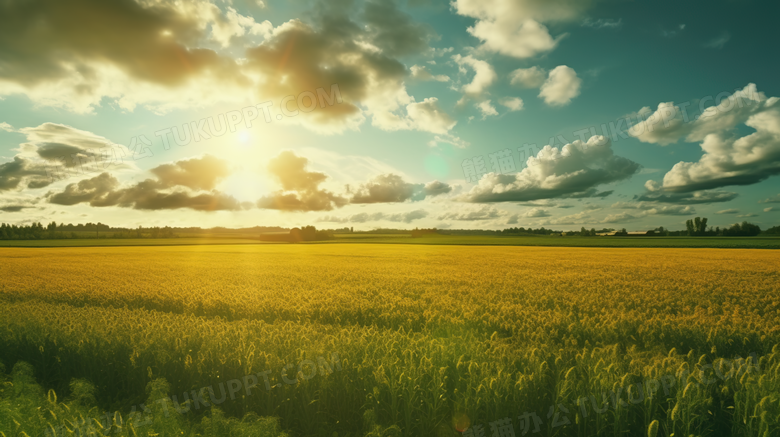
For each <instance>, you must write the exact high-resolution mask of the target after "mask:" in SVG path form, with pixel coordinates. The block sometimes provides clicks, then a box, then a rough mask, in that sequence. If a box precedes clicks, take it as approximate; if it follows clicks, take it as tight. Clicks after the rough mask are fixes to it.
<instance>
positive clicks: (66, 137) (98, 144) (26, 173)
mask: <svg viewBox="0 0 780 437" xmlns="http://www.w3.org/2000/svg"><path fill="white" fill-rule="evenodd" d="M3 130H6V131H8V132H14V133H20V134H23V135H24V136H25V137H26V140H27V141H26V142H24V143H21V144H20V145H19V147H18V148H17V149H16V150H17V151H18V154H17V155H16V156H14V158H13V160H12V161H10V162H6V163H3V164H0V191H3V190H12V189H18V188H25V187H26V188H42V187H45V186H48V185H50V184H51V183H53V182H55V181H56V180H58V179H62V178H65V177H70V176H76V175H78V174H84V173H86V172H95V173H100V172H102V171H103V170H107V169H131V168H135V165H134V164H132V159H133V152H131V151H130V150H128V149H127V148H126V147H124V146H121V145H118V144H114V143H112V142H111V141H109V140H108V139H106V138H104V137H101V136H99V135H95V134H93V133H92V132H87V131H83V130H80V129H76V128H73V127H71V126H67V125H63V124H57V123H43V124H41V125H39V126H36V127H25V128H21V129H14V128H13V127H12V126H11V125H9V124H7V123H5V126H4V127H3Z"/></svg>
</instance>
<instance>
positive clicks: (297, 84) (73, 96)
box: [0, 0, 435, 133]
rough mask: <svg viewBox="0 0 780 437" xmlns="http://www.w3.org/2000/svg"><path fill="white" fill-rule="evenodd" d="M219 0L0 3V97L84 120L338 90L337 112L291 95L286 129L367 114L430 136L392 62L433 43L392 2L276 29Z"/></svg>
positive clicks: (328, 129)
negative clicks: (412, 113)
mask: <svg viewBox="0 0 780 437" xmlns="http://www.w3.org/2000/svg"><path fill="white" fill-rule="evenodd" d="M226 3H227V5H223V7H222V9H221V8H220V6H218V5H217V4H214V3H212V2H210V1H208V0H192V1H187V2H178V1H172V0H155V1H134V0H116V1H111V2H101V1H97V0H74V1H70V2H67V4H65V3H63V2H57V1H53V0H32V1H31V2H15V1H14V2H5V3H3V4H2V5H0V40H3V41H8V42H9V43H8V44H6V45H5V46H4V47H0V58H2V59H3V69H2V71H1V72H0V96H2V95H7V94H14V93H22V94H25V95H27V96H28V97H30V98H31V99H32V100H33V101H35V102H36V103H37V104H42V105H50V106H55V107H63V108H66V109H68V110H71V111H75V112H79V113H88V112H92V111H93V110H94V108H95V107H97V106H99V105H100V104H101V102H102V101H103V100H104V99H107V100H108V101H109V102H111V103H114V104H116V105H118V106H119V107H120V108H122V109H124V110H128V111H132V110H134V109H135V108H136V106H138V105H143V106H145V107H147V108H149V109H151V110H153V111H155V112H158V113H161V112H166V111H170V110H172V109H176V108H192V107H202V106H205V105H209V104H214V103H217V102H230V103H233V104H241V103H243V102H245V101H246V99H247V98H250V99H251V100H253V101H267V100H271V101H273V102H274V103H275V107H277V108H278V107H279V105H280V104H281V102H282V100H283V99H284V98H285V97H288V96H293V97H298V96H301V95H302V94H304V93H317V90H319V89H323V90H325V91H326V92H329V93H331V92H332V86H333V85H336V86H337V88H338V89H339V92H340V96H341V99H339V103H338V104H329V105H320V106H318V107H316V108H315V109H316V110H308V109H307V108H302V107H298V99H297V98H295V99H293V100H290V101H285V103H286V106H287V108H288V109H289V110H290V111H296V110H298V111H299V115H298V116H296V117H288V118H286V119H285V120H284V122H285V123H298V124H303V125H305V126H307V127H309V128H311V129H314V130H316V131H319V132H323V133H334V132H342V131H344V130H346V129H357V127H358V126H359V125H360V124H362V123H363V122H364V121H365V120H366V119H367V118H368V117H370V118H371V122H372V124H373V125H374V126H377V127H379V128H380V129H385V130H398V129H418V128H421V127H423V128H424V127H425V126H424V125H421V124H419V123H414V122H413V120H411V121H410V119H409V117H408V114H406V110H407V108H408V105H409V104H411V103H414V102H415V101H416V100H415V98H414V97H413V96H410V95H409V94H408V93H407V90H406V87H405V84H404V80H405V78H406V77H407V75H408V71H407V69H406V67H405V66H404V65H403V64H402V63H401V62H399V61H398V59H397V57H399V56H405V55H413V54H424V53H427V52H428V51H429V47H428V43H427V41H428V39H429V38H432V37H434V36H435V35H434V34H433V33H432V31H430V30H428V27H427V26H426V25H423V24H419V23H415V22H414V21H413V20H412V19H411V17H410V16H409V15H408V14H405V13H404V12H402V11H401V10H400V8H399V7H398V5H397V4H396V3H395V2H392V1H386V2H382V1H369V2H366V3H365V4H364V5H363V7H362V9H361V10H359V11H358V12H357V13H354V11H351V10H349V11H348V10H346V9H345V8H344V7H343V5H341V6H339V5H331V4H328V5H327V6H323V7H324V8H325V9H326V10H324V11H318V12H322V13H317V14H313V16H314V17H315V19H314V20H312V23H304V22H303V21H301V20H298V19H293V20H290V21H288V22H285V23H282V24H281V25H279V26H277V27H273V26H271V23H270V22H267V21H265V22H262V23H257V22H255V21H254V19H253V18H251V17H248V16H243V15H241V14H239V13H238V12H237V11H236V10H235V9H234V8H233V7H232V6H230V5H229V4H230V2H226ZM353 17H357V18H355V19H353ZM42 23H44V24H42ZM84 35H89V37H84ZM237 53H240V55H238V56H237V55H236V54H237ZM239 56H240V57H239ZM330 96H333V94H330ZM302 101H303V102H308V99H306V98H303V99H302Z"/></svg>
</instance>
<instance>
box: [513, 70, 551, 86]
mask: <svg viewBox="0 0 780 437" xmlns="http://www.w3.org/2000/svg"><path fill="white" fill-rule="evenodd" d="M546 77H547V72H546V71H545V70H544V69H543V68H539V67H531V68H518V69H517V70H515V71H513V72H511V73H509V83H511V84H512V85H515V86H519V87H522V88H539V87H541V86H542V84H543V83H544V80H545V78H546Z"/></svg>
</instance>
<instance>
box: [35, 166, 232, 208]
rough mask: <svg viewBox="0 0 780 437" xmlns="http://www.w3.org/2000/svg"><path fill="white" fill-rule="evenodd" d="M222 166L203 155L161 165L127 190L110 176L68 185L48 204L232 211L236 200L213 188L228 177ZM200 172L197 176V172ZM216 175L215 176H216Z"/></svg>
mask: <svg viewBox="0 0 780 437" xmlns="http://www.w3.org/2000/svg"><path fill="white" fill-rule="evenodd" d="M224 168H225V163H224V162H223V161H221V160H219V159H217V158H214V157H212V156H209V155H206V156H204V157H203V158H193V159H189V160H184V161H179V162H176V163H173V164H163V165H161V166H159V167H156V168H154V169H152V170H151V172H152V173H153V174H155V175H160V176H158V178H157V179H156V180H155V179H146V180H144V181H142V182H139V183H136V184H134V185H131V186H129V187H124V188H123V187H121V185H120V183H119V181H118V180H117V179H116V178H115V177H114V176H112V175H111V174H109V173H101V174H99V175H98V176H95V177H93V178H90V179H84V180H81V181H79V182H77V183H72V184H68V185H67V186H66V187H65V189H64V190H63V191H61V192H59V193H51V192H50V193H48V194H47V198H48V201H49V202H50V203H53V204H57V205H76V204H79V203H89V205H90V206H93V207H108V206H119V207H122V208H134V209H141V210H162V209H179V208H189V209H194V210H196V211H221V210H229V211H235V210H240V209H243V208H244V207H245V206H246V205H242V204H241V203H240V202H238V201H237V200H236V199H235V198H233V197H231V196H228V195H225V194H223V193H220V192H218V191H216V190H211V191H206V190H208V189H209V188H212V187H213V185H214V184H216V182H218V181H219V180H221V179H222V178H223V177H225V176H226V175H227V174H226V172H224V171H223V169H224ZM201 171H202V172H203V174H200V173H198V172H201ZM215 175H216V176H215Z"/></svg>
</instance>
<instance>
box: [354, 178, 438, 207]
mask: <svg viewBox="0 0 780 437" xmlns="http://www.w3.org/2000/svg"><path fill="white" fill-rule="evenodd" d="M347 188H349V191H351V192H352V197H351V199H350V203H354V204H364V203H399V202H406V201H407V200H412V201H415V200H422V199H425V198H426V197H434V196H438V195H441V194H446V193H449V192H450V191H452V187H451V186H449V185H448V184H446V183H444V182H439V181H433V182H429V183H428V184H412V183H409V182H406V181H404V180H403V178H401V177H400V176H398V175H395V174H385V175H379V176H376V177H375V178H373V179H372V180H370V181H368V182H366V183H364V184H360V185H358V186H357V187H356V188H355V189H354V190H352V189H351V187H347Z"/></svg>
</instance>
